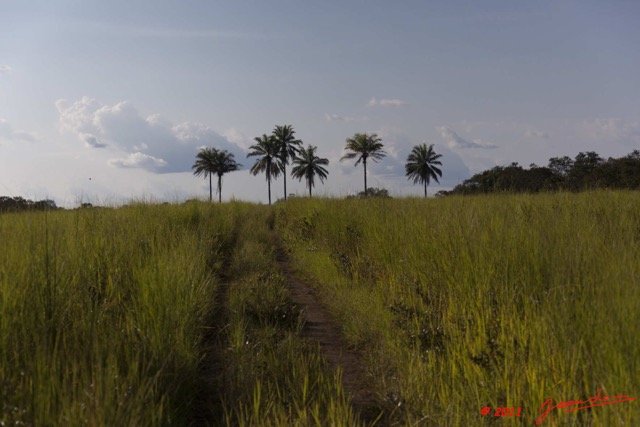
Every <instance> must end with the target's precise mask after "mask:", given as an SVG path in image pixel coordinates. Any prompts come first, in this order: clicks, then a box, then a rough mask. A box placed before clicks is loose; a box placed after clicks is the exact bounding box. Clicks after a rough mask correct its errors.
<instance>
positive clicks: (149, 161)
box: [108, 152, 167, 171]
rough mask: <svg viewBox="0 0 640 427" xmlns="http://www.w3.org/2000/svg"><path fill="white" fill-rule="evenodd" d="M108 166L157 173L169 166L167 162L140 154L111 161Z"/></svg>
mask: <svg viewBox="0 0 640 427" xmlns="http://www.w3.org/2000/svg"><path fill="white" fill-rule="evenodd" d="M108 164H109V166H114V167H118V168H142V169H147V170H151V171H157V170H160V169H161V168H163V167H165V166H167V162H166V161H165V160H163V159H159V158H157V157H153V156H150V155H148V154H143V153H140V152H136V153H131V154H129V155H128V156H127V157H125V158H122V159H109V161H108Z"/></svg>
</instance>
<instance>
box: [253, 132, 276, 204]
mask: <svg viewBox="0 0 640 427" xmlns="http://www.w3.org/2000/svg"><path fill="white" fill-rule="evenodd" d="M254 141H256V142H257V144H254V145H252V146H251V147H249V149H250V150H253V151H250V152H249V154H247V157H252V156H259V158H258V159H257V160H256V162H255V164H254V165H253V166H252V167H251V170H250V172H251V173H252V174H253V175H258V174H259V173H262V172H264V173H265V175H266V177H267V186H268V191H269V204H271V178H277V177H278V175H280V172H283V171H284V169H283V165H282V162H281V160H280V151H281V150H280V146H279V145H278V142H277V141H276V139H275V138H274V137H273V135H262V137H255V138H254Z"/></svg>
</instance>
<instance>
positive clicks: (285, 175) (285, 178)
mask: <svg viewBox="0 0 640 427" xmlns="http://www.w3.org/2000/svg"><path fill="white" fill-rule="evenodd" d="M282 166H283V167H284V199H285V200H287V165H286V164H283V165H282Z"/></svg>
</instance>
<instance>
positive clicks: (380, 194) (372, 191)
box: [358, 187, 391, 199]
mask: <svg viewBox="0 0 640 427" xmlns="http://www.w3.org/2000/svg"><path fill="white" fill-rule="evenodd" d="M358 197H359V198H361V199H362V198H372V197H373V198H379V199H390V198H391V196H389V190H387V189H386V188H376V187H371V188H369V189H368V191H367V192H366V193H365V192H364V191H361V192H359V193H358Z"/></svg>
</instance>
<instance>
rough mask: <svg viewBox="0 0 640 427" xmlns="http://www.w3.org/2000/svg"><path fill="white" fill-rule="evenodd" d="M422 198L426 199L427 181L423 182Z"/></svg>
mask: <svg viewBox="0 0 640 427" xmlns="http://www.w3.org/2000/svg"><path fill="white" fill-rule="evenodd" d="M424 198H425V199H426V198H427V181H425V182H424Z"/></svg>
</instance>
